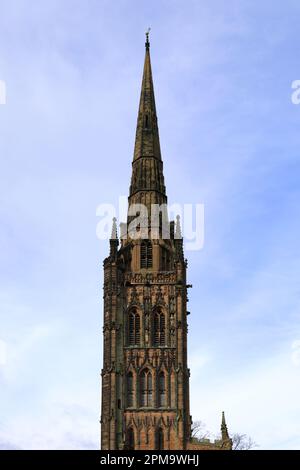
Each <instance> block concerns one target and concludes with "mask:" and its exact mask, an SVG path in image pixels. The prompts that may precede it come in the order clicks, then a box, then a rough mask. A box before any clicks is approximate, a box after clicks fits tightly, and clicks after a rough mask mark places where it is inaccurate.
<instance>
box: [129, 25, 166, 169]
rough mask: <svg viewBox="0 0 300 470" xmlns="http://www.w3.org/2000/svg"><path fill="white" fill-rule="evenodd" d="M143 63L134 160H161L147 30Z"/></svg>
mask: <svg viewBox="0 0 300 470" xmlns="http://www.w3.org/2000/svg"><path fill="white" fill-rule="evenodd" d="M145 48H146V51H145V61H144V70H143V79H142V89H141V96H140V104H139V113H138V121H137V129H136V139H135V149H134V160H136V159H138V158H140V157H143V156H151V157H155V158H158V159H159V160H161V153H160V144H159V135H158V127H157V116H156V106H155V97H154V86H153V79H152V69H151V60H150V42H149V30H148V31H147V33H146V43H145Z"/></svg>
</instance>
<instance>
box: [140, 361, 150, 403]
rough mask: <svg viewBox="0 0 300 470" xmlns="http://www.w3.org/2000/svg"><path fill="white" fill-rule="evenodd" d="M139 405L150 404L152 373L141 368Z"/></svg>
mask: <svg viewBox="0 0 300 470" xmlns="http://www.w3.org/2000/svg"><path fill="white" fill-rule="evenodd" d="M140 406H152V374H151V372H150V370H149V369H145V370H143V372H142V373H141V376H140Z"/></svg>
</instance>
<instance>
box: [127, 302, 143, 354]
mask: <svg viewBox="0 0 300 470" xmlns="http://www.w3.org/2000/svg"><path fill="white" fill-rule="evenodd" d="M128 344H129V346H139V345H140V316H139V314H138V313H137V311H136V309H133V310H131V312H130V313H129V317H128Z"/></svg>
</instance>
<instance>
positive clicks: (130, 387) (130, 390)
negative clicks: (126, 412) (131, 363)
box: [126, 372, 133, 407]
mask: <svg viewBox="0 0 300 470" xmlns="http://www.w3.org/2000/svg"><path fill="white" fill-rule="evenodd" d="M126 385H127V394H126V395H127V406H128V407H131V406H133V375H132V372H129V373H128V374H127V384H126Z"/></svg>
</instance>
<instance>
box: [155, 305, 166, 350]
mask: <svg viewBox="0 0 300 470" xmlns="http://www.w3.org/2000/svg"><path fill="white" fill-rule="evenodd" d="M165 341H166V335H165V315H164V313H163V312H162V311H161V309H160V308H159V309H157V310H155V311H154V314H153V326H152V343H153V346H164V345H165Z"/></svg>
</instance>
